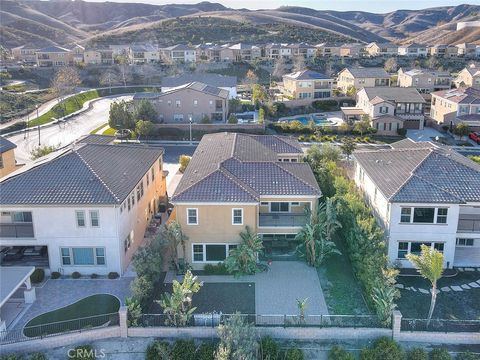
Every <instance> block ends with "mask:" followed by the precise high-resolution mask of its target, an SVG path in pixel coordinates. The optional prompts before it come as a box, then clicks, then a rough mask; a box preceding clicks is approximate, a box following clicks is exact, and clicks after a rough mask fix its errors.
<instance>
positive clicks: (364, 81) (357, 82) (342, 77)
mask: <svg viewBox="0 0 480 360" xmlns="http://www.w3.org/2000/svg"><path fill="white" fill-rule="evenodd" d="M377 79H380V78H358V77H357V78H356V77H354V76H353V75H352V74H351V73H350V72H349V71H348V70H343V71H341V72H340V73H339V74H338V80H337V88H339V89H341V90H342V91H343V92H346V91H347V90H348V88H349V87H350V86H354V87H355V89H357V90H360V89H361V88H364V87H375V86H377V85H375V80H377ZM385 79H386V78H385ZM383 86H385V85H383Z"/></svg>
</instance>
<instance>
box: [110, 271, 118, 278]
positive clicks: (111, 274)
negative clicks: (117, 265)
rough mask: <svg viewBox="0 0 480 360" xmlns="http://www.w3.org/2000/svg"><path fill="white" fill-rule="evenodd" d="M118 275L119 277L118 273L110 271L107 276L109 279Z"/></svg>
mask: <svg viewBox="0 0 480 360" xmlns="http://www.w3.org/2000/svg"><path fill="white" fill-rule="evenodd" d="M119 277H120V275H118V273H117V272H115V271H112V272H109V273H108V278H109V279H118V278H119Z"/></svg>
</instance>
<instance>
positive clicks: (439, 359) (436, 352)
mask: <svg viewBox="0 0 480 360" xmlns="http://www.w3.org/2000/svg"><path fill="white" fill-rule="evenodd" d="M430 360H452V355H450V354H449V352H448V351H447V349H443V348H441V349H440V348H438V349H433V350H432V351H430Z"/></svg>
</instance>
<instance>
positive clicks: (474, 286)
mask: <svg viewBox="0 0 480 360" xmlns="http://www.w3.org/2000/svg"><path fill="white" fill-rule="evenodd" d="M468 286H470V287H472V288H479V287H480V285H478V284H477V283H476V282H473V281H472V282H471V283H468Z"/></svg>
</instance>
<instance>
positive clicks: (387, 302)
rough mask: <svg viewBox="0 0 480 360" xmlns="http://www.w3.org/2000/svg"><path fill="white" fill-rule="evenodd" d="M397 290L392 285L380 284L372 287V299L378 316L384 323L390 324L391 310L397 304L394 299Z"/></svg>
mask: <svg viewBox="0 0 480 360" xmlns="http://www.w3.org/2000/svg"><path fill="white" fill-rule="evenodd" d="M396 297H397V290H396V288H394V287H393V286H381V287H376V288H374V289H373V294H372V300H373V302H374V303H375V305H376V306H375V309H376V311H377V315H378V318H379V319H380V321H382V322H383V323H384V324H385V325H390V323H391V321H392V312H393V310H395V307H396V306H397V305H396V304H395V299H396Z"/></svg>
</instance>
